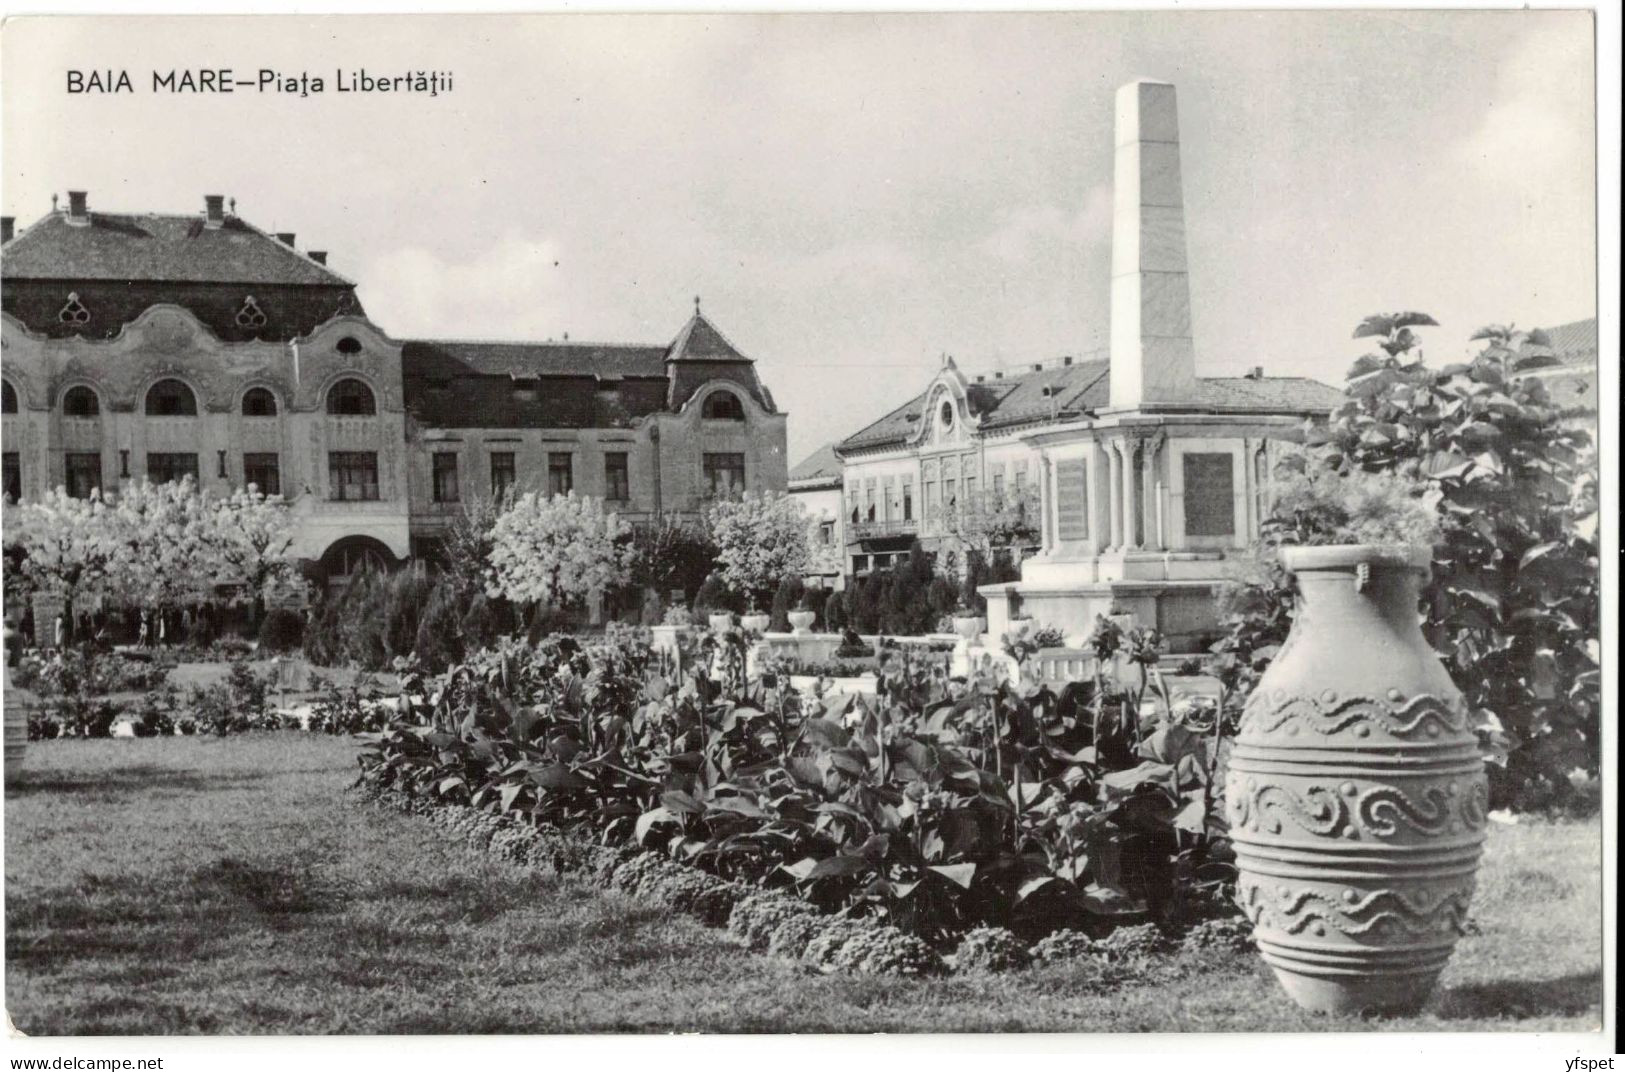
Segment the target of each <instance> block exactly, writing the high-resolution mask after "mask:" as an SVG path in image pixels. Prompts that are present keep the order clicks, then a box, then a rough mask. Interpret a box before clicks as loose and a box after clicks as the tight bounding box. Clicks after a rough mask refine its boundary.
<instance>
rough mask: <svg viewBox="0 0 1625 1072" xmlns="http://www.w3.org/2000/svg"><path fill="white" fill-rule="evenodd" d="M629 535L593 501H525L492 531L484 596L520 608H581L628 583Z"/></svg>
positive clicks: (564, 497) (574, 498)
mask: <svg viewBox="0 0 1625 1072" xmlns="http://www.w3.org/2000/svg"><path fill="white" fill-rule="evenodd" d="M631 534H632V533H631V529H630V528H628V527H627V526H626V524H625V523H623V522H622V521H621V519H620V517H619V516H618V515H616V514H614V513H611V512H606V511H605V510H604V505H603V503H602V502H601V501H600V500H598V499H595V498H593V497H592V496H577V495H576V494H575V493H574V492H571V493H569V494H568V495H556V496H554V497H552V498H547V497H545V496H540V495H537V494H536V493H534V492H531V493H529V494H526V495H522V496H520V497H519V498H517V499H515V500H514V501H513V502H512V503H510V504H509V505H508V507H507V508H506V509H505V510H503V511H502V514H501V516H499V517H498V518H497V520H496V524H495V525H493V526H492V529H491V550H490V556H489V559H490V565H489V568H488V570H487V572H486V579H487V586H486V591H487V593H488V594H489V595H492V596H505V597H506V598H508V599H510V600H513V601H514V602H516V603H531V604H546V605H553V606H564V605H567V604H573V603H580V602H582V601H584V600H585V599H586V598H587V597H588V596H590V595H592V594H594V593H599V592H603V591H605V590H606V589H609V588H611V587H613V586H614V585H615V584H617V583H619V582H620V581H622V580H623V579H624V578H625V574H626V570H627V568H628V566H629V565H630V562H631V554H632V550H631V542H630V540H631Z"/></svg>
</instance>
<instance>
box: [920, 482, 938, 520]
mask: <svg viewBox="0 0 1625 1072" xmlns="http://www.w3.org/2000/svg"><path fill="white" fill-rule="evenodd" d="M924 489H925V517H926V520H928V521H929V520H931V518H932V517H933V515H935V514H936V512H937V506H938V505H939V504H938V502H937V482H936V481H935V480H927V481H926V482H925V484H924Z"/></svg>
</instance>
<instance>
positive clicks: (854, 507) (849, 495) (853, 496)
mask: <svg viewBox="0 0 1625 1072" xmlns="http://www.w3.org/2000/svg"><path fill="white" fill-rule="evenodd" d="M846 518H847V520H848V521H850V522H852V523H853V524H854V525H855V524H857V523H858V486H857V485H856V484H852V485H850V486H849V487H848V488H847V489H846Z"/></svg>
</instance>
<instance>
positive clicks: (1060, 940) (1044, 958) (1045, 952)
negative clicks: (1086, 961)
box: [1031, 929, 1103, 964]
mask: <svg viewBox="0 0 1625 1072" xmlns="http://www.w3.org/2000/svg"><path fill="white" fill-rule="evenodd" d="M1031 952H1032V960H1033V963H1034V964H1062V963H1065V962H1066V961H1069V960H1077V959H1078V958H1079V957H1092V956H1101V955H1103V954H1102V953H1101V951H1100V949H1099V944H1098V943H1097V942H1096V941H1095V939H1093V938H1091V937H1090V936H1089V935H1087V934H1085V933H1084V932H1083V931H1075V930H1071V929H1067V930H1059V931H1055V932H1053V933H1050V934H1046V935H1044V937H1042V938H1040V939H1039V940H1038V941H1036V942H1034V943H1033V947H1032V950H1031Z"/></svg>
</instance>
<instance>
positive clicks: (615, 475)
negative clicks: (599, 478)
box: [604, 451, 632, 502]
mask: <svg viewBox="0 0 1625 1072" xmlns="http://www.w3.org/2000/svg"><path fill="white" fill-rule="evenodd" d="M604 498H606V499H608V500H609V501H610V502H630V501H631V500H632V475H631V471H630V470H629V469H628V468H627V464H626V452H625V451H611V452H610V453H608V454H605V455H604Z"/></svg>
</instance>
